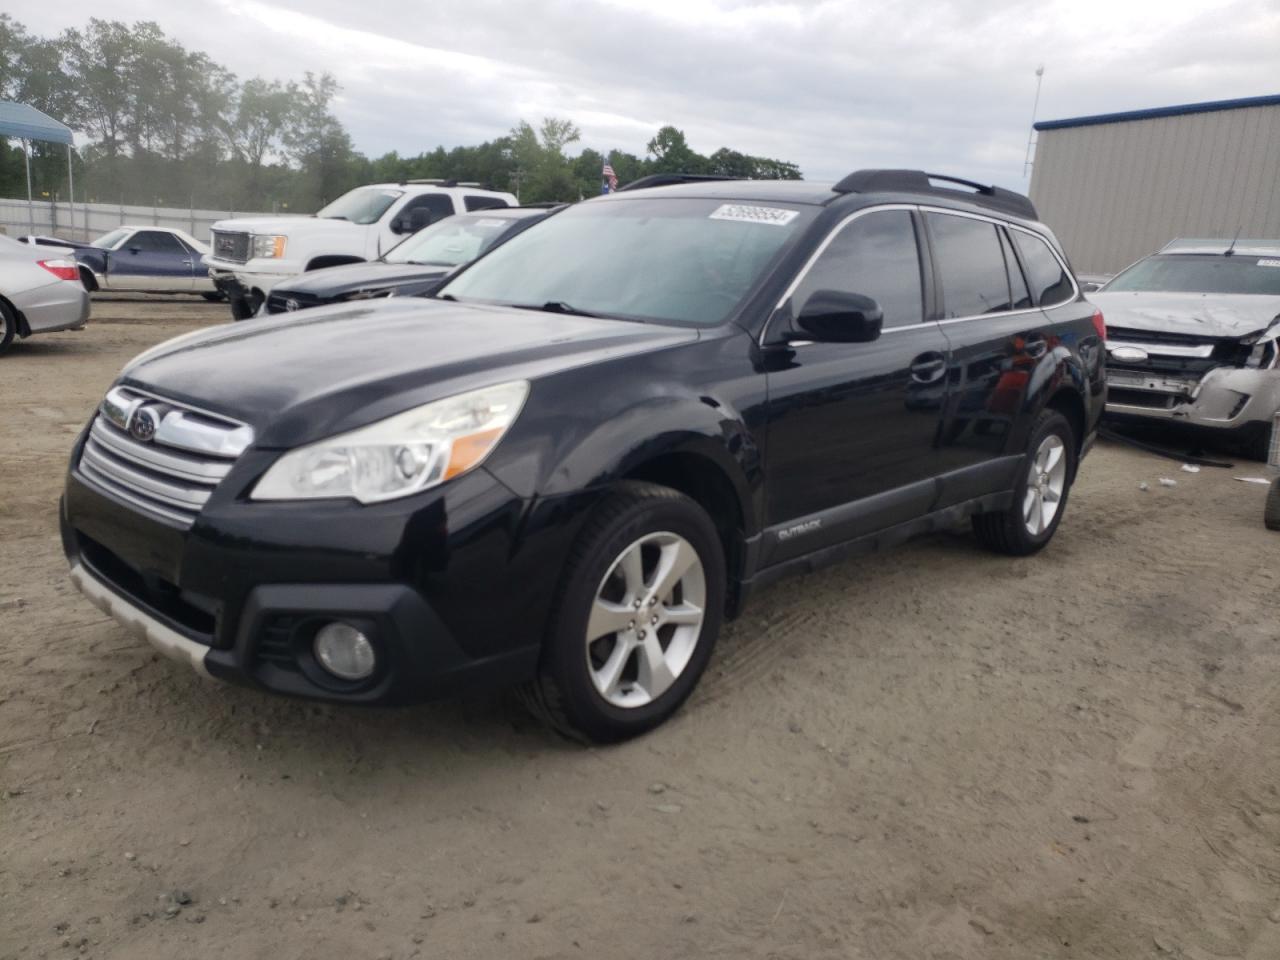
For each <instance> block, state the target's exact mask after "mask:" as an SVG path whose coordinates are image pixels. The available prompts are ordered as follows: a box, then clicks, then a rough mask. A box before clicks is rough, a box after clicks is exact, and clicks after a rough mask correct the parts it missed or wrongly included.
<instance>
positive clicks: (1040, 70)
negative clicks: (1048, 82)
mask: <svg viewBox="0 0 1280 960" xmlns="http://www.w3.org/2000/svg"><path fill="white" fill-rule="evenodd" d="M1042 83H1044V64H1043V63H1042V64H1040V66H1038V67H1036V99H1035V102H1034V103H1033V104H1032V105H1031V129H1030V130H1029V131H1027V156H1026V159H1024V160H1023V162H1022V176H1023V177H1024V178H1025V177H1026V176H1027V174H1029V173H1030V172H1031V150H1032V148H1033V147H1034V146H1035V139H1036V113H1037V112H1038V111H1039V109H1040V85H1041V84H1042Z"/></svg>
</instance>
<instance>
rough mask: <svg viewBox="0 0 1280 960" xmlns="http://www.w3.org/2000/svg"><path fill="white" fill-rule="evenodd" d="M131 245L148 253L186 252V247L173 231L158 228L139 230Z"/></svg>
mask: <svg viewBox="0 0 1280 960" xmlns="http://www.w3.org/2000/svg"><path fill="white" fill-rule="evenodd" d="M128 246H129V247H137V248H138V249H139V250H142V251H144V252H146V253H186V252H187V251H186V249H185V248H184V247H183V246H182V244H180V243H179V242H178V241H177V239H176V238H175V237H174V235H173V234H171V233H161V232H160V231H158V230H139V231H138V232H137V233H135V234H134V235H133V236H132V237H131V238H130V239H129V243H128Z"/></svg>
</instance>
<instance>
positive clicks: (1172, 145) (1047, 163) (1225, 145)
mask: <svg viewBox="0 0 1280 960" xmlns="http://www.w3.org/2000/svg"><path fill="white" fill-rule="evenodd" d="M1035 129H1036V131H1037V144H1036V154H1035V166H1034V167H1033V168H1032V174H1031V199H1032V200H1034V201H1035V204H1036V207H1037V209H1038V210H1039V211H1040V217H1041V219H1043V220H1044V221H1045V222H1046V223H1047V224H1049V226H1050V227H1052V228H1053V230H1054V232H1055V233H1057V235H1058V238H1059V239H1060V240H1061V241H1062V243H1063V245H1064V246H1065V247H1066V249H1067V253H1068V254H1069V255H1070V257H1071V259H1072V264H1073V266H1074V267H1075V269H1076V270H1077V271H1079V272H1080V273H1114V272H1115V271H1117V270H1119V269H1121V268H1123V267H1125V266H1127V265H1128V264H1130V263H1132V262H1133V261H1134V260H1137V259H1138V258H1139V257H1142V256H1145V255H1146V254H1148V253H1154V252H1155V251H1156V250H1159V249H1160V248H1161V247H1162V246H1164V245H1165V244H1166V243H1168V242H1169V241H1170V240H1172V239H1173V238H1174V237H1232V236H1234V235H1235V234H1236V231H1237V230H1239V231H1240V235H1241V236H1242V237H1255V238H1256V237H1268V238H1277V237H1280V95H1277V96H1269V97H1250V98H1248V99H1243V100H1219V101H1216V102H1212V103H1189V104H1184V105H1183V106H1177V107H1161V108H1159V109H1155V110H1134V111H1131V112H1128V113H1110V114H1102V115H1099V116H1094V117H1077V118H1075V119H1072V120H1049V121H1045V122H1042V123H1037V124H1036V125H1035Z"/></svg>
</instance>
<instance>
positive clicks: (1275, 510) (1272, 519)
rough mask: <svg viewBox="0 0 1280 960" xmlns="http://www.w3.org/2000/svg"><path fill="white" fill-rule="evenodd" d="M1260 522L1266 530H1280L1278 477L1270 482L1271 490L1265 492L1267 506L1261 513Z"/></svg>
mask: <svg viewBox="0 0 1280 960" xmlns="http://www.w3.org/2000/svg"><path fill="white" fill-rule="evenodd" d="M1262 522H1263V523H1265V524H1266V525H1267V529H1268V530H1280V477H1276V478H1275V479H1274V480H1272V481H1271V489H1270V490H1269V491H1267V506H1266V508H1265V509H1264V510H1263V513H1262Z"/></svg>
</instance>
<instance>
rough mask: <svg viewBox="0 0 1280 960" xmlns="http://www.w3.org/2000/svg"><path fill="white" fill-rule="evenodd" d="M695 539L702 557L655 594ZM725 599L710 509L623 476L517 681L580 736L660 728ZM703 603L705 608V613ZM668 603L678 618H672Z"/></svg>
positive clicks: (576, 554)
mask: <svg viewBox="0 0 1280 960" xmlns="http://www.w3.org/2000/svg"><path fill="white" fill-rule="evenodd" d="M690 551H691V554H692V557H693V558H694V559H695V560H696V562H695V563H694V564H693V566H690V567H688V568H687V570H686V571H685V572H684V573H683V574H681V575H680V577H679V578H678V579H676V580H671V581H669V582H674V583H676V584H677V585H678V586H677V587H675V588H673V590H672V592H671V593H669V594H668V595H667V596H665V597H658V596H650V597H649V598H648V599H646V596H645V595H646V594H650V593H651V591H652V589H653V587H654V586H655V581H656V580H657V579H658V577H659V569H660V568H661V567H663V566H665V565H667V564H668V563H672V562H677V563H680V562H687V561H688V560H689V558H690V556H691V554H690ZM633 557H634V560H633ZM624 571H625V572H624ZM637 584H639V585H640V589H638V590H637V589H635V586H636V585H637ZM637 593H639V594H640V596H636V594H637ZM724 603H725V561H724V550H723V547H722V545H721V543H720V537H719V535H718V534H717V532H716V528H715V525H714V524H713V523H712V521H711V518H710V517H709V516H708V515H707V513H706V511H704V510H703V509H702V508H701V507H699V506H698V505H697V504H696V503H694V502H693V501H692V500H690V499H689V498H688V497H686V496H684V495H683V494H681V493H677V492H676V491H674V490H671V489H669V488H667V487H661V486H657V485H655V484H649V483H624V484H620V485H619V487H618V488H617V492H616V493H614V494H613V495H611V496H610V497H609V498H608V499H607V500H606V501H605V502H604V503H602V504H601V505H600V506H599V508H597V510H596V511H595V513H594V514H593V515H592V516H591V518H590V519H589V520H588V521H587V522H586V524H585V526H584V528H583V530H582V532H581V534H580V535H579V537H578V540H577V542H576V543H575V544H574V547H573V549H572V550H571V551H570V555H569V559H568V562H567V564H566V566H565V573H564V578H563V580H562V581H561V586H560V590H559V594H558V596H557V599H556V603H555V606H554V607H553V610H552V615H551V622H550V626H549V629H548V632H547V636H546V639H545V641H544V643H543V651H542V661H541V663H540V664H539V668H538V676H537V678H536V679H534V680H533V681H531V682H529V683H528V684H526V685H525V686H524V687H522V688H520V690H519V694H520V697H521V699H522V700H523V701H524V703H525V705H526V706H527V707H528V708H529V709H530V710H531V711H532V713H533V714H534V715H535V716H537V717H538V718H539V719H541V720H543V721H544V722H545V723H547V724H549V725H550V726H551V727H552V728H554V729H555V730H557V731H558V732H560V733H562V734H564V735H565V736H568V737H570V738H572V739H575V740H579V741H584V742H592V743H616V742H618V741H621V740H626V739H629V738H631V737H634V736H637V735H639V734H642V733H645V732H646V731H648V730H652V729H653V728H654V727H656V726H658V725H659V724H661V723H663V722H664V721H665V720H666V719H667V718H669V717H670V716H671V715H672V714H673V713H675V712H676V710H677V709H679V707H680V705H681V704H682V703H684V701H685V700H686V699H687V698H688V696H689V694H690V693H692V692H693V688H694V687H695V686H696V685H697V683H698V678H699V677H701V676H702V672H703V671H704V670H705V669H706V667H707V663H708V662H709V661H710V659H711V652H712V649H713V648H714V647H715V643H716V638H717V637H718V636H719V633H720V626H721V623H722V621H723V619H724ZM694 611H699V612H700V615H701V616H700V622H699V623H697V624H696V625H695V624H694V623H692V622H691V621H692V620H693V619H694V617H695V613H694ZM642 613H647V614H648V616H647V617H646V616H641V615H639V614H642ZM668 615H672V616H673V617H678V618H679V622H671V623H668V622H666V617H667V616H668ZM593 616H594V617H596V627H595V628H591V627H590V626H589V625H590V623H591V621H592V617H593ZM632 618H634V619H632ZM646 620H648V622H646ZM628 622H629V623H630V626H628ZM655 622H656V623H657V626H656V627H654V626H653V624H654V623H655ZM615 624H616V625H617V627H618V629H617V630H614V631H610V630H609V629H608V628H609V627H611V626H613V625H615ZM601 628H604V629H603V630H601ZM590 632H599V634H600V635H599V636H597V637H589V636H588V634H589V633H590ZM610 677H611V678H612V682H610V679H609V678H610Z"/></svg>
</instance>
